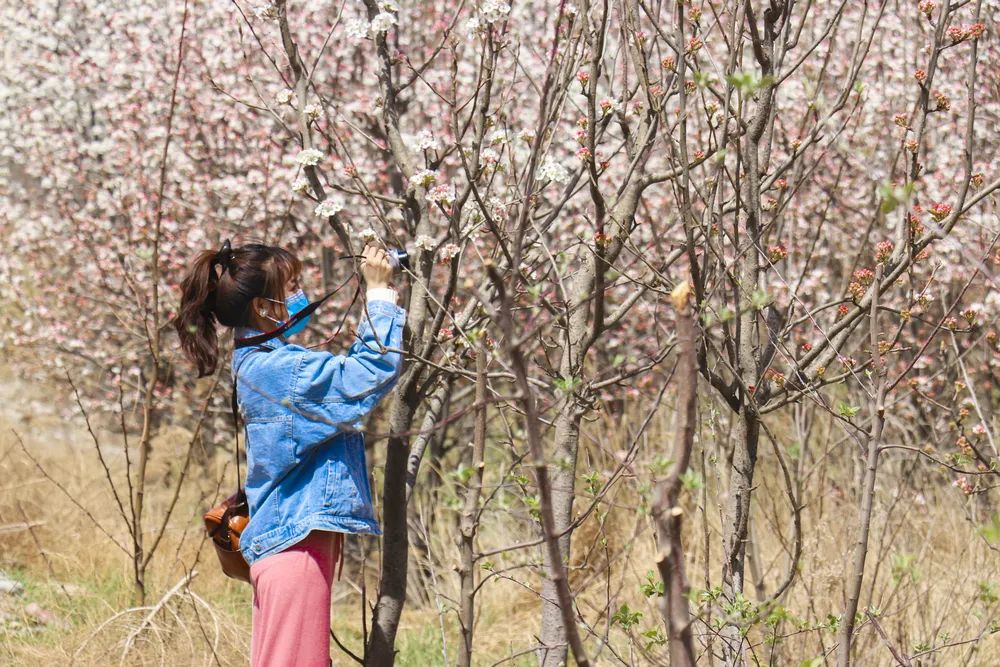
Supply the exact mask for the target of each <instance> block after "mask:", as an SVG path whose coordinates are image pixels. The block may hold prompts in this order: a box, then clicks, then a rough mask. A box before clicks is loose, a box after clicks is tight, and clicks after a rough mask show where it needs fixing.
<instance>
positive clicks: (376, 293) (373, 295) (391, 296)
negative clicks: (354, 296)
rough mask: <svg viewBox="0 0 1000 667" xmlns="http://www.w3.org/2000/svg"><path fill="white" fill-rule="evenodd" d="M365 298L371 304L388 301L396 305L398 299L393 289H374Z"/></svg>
mask: <svg viewBox="0 0 1000 667" xmlns="http://www.w3.org/2000/svg"><path fill="white" fill-rule="evenodd" d="M365 296H366V297H367V299H368V302H369V303H371V302H372V301H388V302H389V303H393V304H394V303H396V301H397V299H398V294H397V293H396V290H394V289H392V288H391V287H372V288H370V289H369V290H368V291H367V292H366V293H365Z"/></svg>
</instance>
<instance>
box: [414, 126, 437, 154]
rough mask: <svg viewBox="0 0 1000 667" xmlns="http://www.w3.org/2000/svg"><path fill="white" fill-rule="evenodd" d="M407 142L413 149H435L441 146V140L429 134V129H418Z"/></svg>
mask: <svg viewBox="0 0 1000 667" xmlns="http://www.w3.org/2000/svg"><path fill="white" fill-rule="evenodd" d="M407 143H408V144H409V145H410V148H412V149H413V150H415V151H436V150H440V148H441V142H440V141H438V140H437V139H436V138H435V137H434V135H433V134H431V131H430V130H420V132H418V133H417V134H416V136H411V137H410V138H409V141H407Z"/></svg>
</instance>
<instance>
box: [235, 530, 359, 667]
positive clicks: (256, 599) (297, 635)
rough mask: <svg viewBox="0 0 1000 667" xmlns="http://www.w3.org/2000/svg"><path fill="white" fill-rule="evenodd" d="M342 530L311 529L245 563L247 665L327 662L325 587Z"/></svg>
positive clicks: (319, 665) (322, 666)
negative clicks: (249, 600) (249, 614)
mask: <svg viewBox="0 0 1000 667" xmlns="http://www.w3.org/2000/svg"><path fill="white" fill-rule="evenodd" d="M343 538H344V535H343V533H331V532H327V531H320V530H314V531H312V532H311V533H309V535H308V536H307V537H306V538H305V539H304V540H302V541H301V542H299V543H298V544H295V545H294V546H291V547H289V548H288V549H285V550H284V551H281V552H279V553H276V554H271V555H270V556H266V557H264V558H262V559H260V560H259V561H257V562H256V563H254V564H253V565H251V566H250V581H251V583H252V584H253V634H252V635H251V639H250V664H251V665H252V667H282V666H284V665H289V666H291V665H295V666H299V665H301V666H302V667H313V666H315V667H327V666H328V665H330V664H331V663H330V589H331V587H332V586H333V576H334V570H335V569H336V568H335V566H336V563H337V561H338V560H340V561H341V567H343V561H342V557H343V542H344V540H343Z"/></svg>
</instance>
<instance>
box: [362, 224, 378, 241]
mask: <svg viewBox="0 0 1000 667" xmlns="http://www.w3.org/2000/svg"><path fill="white" fill-rule="evenodd" d="M358 236H360V237H361V240H362V241H364V242H365V243H368V242H369V241H374V240H375V239H377V238H378V233H377V232H376V231H375V230H374V229H372V228H371V227H369V228H368V229H363V230H361V233H360V234H358Z"/></svg>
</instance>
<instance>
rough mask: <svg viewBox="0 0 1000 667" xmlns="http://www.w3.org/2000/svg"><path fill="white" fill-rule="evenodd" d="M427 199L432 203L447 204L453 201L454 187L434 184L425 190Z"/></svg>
mask: <svg viewBox="0 0 1000 667" xmlns="http://www.w3.org/2000/svg"><path fill="white" fill-rule="evenodd" d="M427 201H429V202H431V203H432V204H441V205H442V206H449V205H450V204H451V203H452V202H453V201H455V187H454V186H452V185H443V184H442V185H435V186H434V187H433V188H431V189H430V190H428V191H427Z"/></svg>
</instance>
